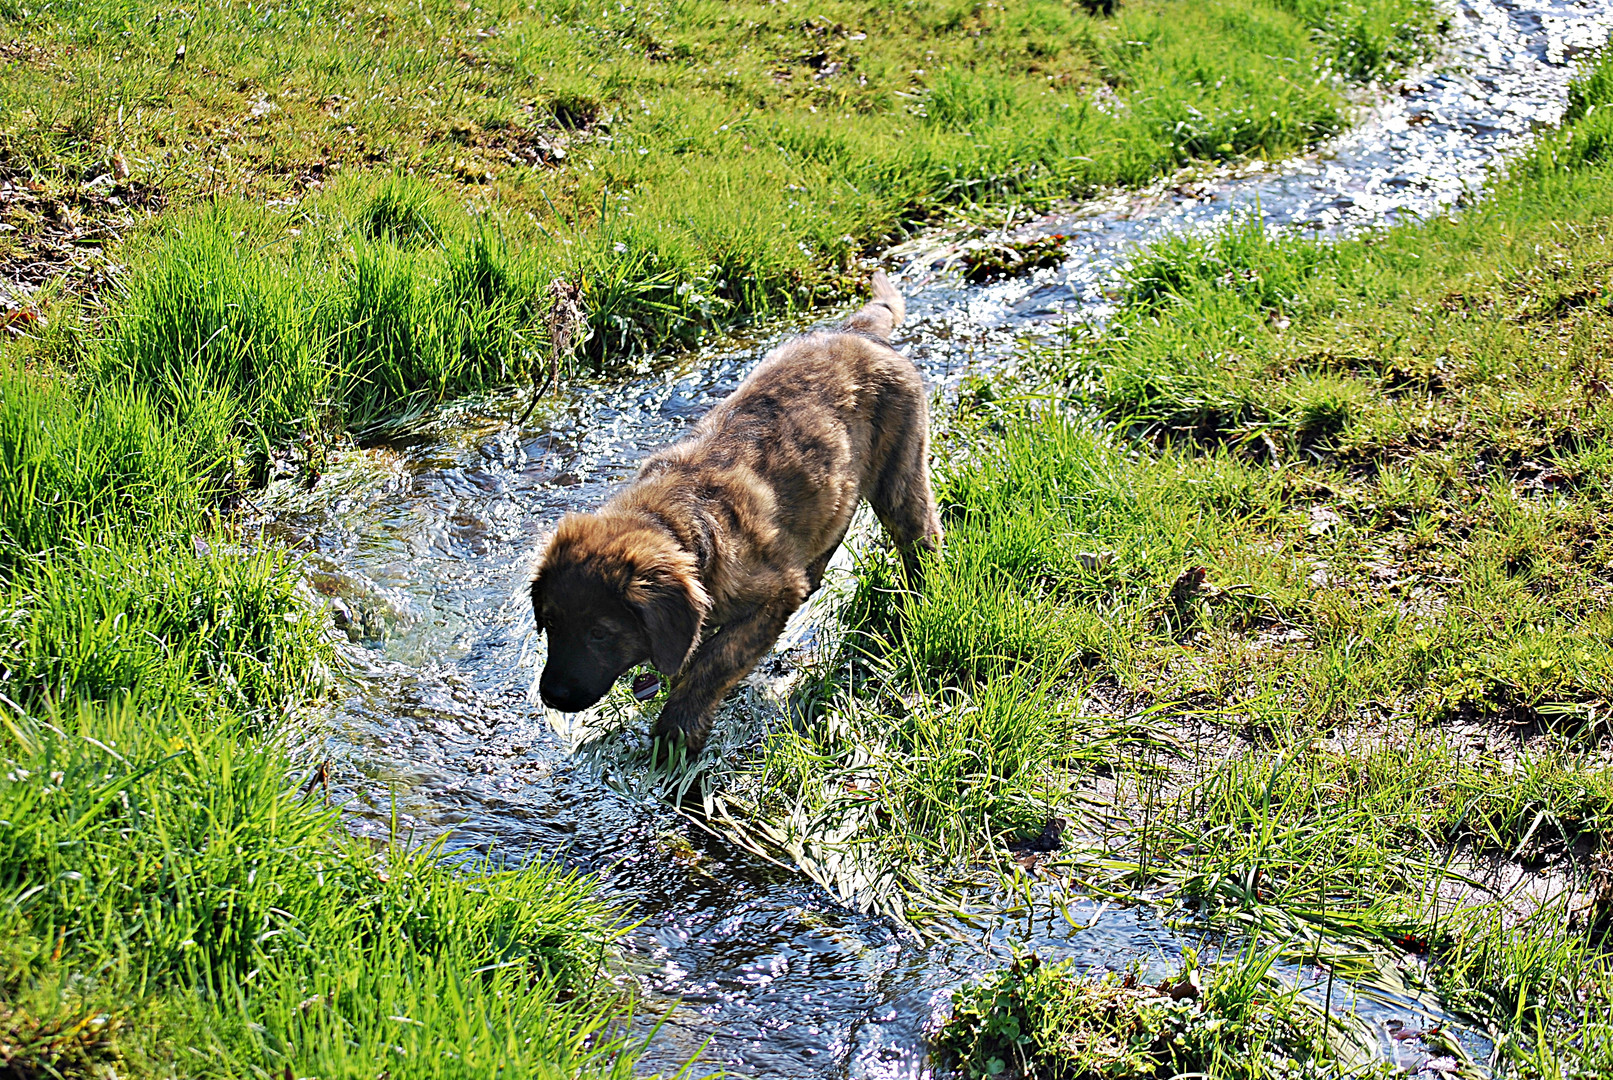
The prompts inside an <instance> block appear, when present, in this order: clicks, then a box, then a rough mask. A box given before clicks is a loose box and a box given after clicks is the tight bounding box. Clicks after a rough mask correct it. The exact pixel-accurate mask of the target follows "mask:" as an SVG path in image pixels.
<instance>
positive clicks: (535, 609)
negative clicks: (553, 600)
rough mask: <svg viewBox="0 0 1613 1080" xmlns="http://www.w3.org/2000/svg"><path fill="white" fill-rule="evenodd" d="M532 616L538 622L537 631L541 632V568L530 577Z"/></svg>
mask: <svg viewBox="0 0 1613 1080" xmlns="http://www.w3.org/2000/svg"><path fill="white" fill-rule="evenodd" d="M532 618H533V620H534V621H536V622H537V624H538V633H540V634H541V633H543V629H544V627H543V572H542V571H541V570H540V571H539V572H538V573H537V574H535V575H534V576H533V578H532Z"/></svg>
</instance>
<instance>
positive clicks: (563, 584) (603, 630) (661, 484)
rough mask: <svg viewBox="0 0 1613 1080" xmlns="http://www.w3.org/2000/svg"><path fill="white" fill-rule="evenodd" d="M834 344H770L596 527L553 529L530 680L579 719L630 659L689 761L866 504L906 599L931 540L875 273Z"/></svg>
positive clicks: (575, 518) (931, 522) (883, 290)
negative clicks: (654, 678)
mask: <svg viewBox="0 0 1613 1080" xmlns="http://www.w3.org/2000/svg"><path fill="white" fill-rule="evenodd" d="M873 292H874V296H873V300H872V301H871V302H870V303H869V304H868V306H866V307H864V308H863V309H862V310H861V311H859V312H857V313H856V314H855V315H853V316H852V317H851V318H849V319H847V320H846V321H845V323H844V324H842V326H841V327H840V328H839V329H837V330H830V331H820V332H817V333H812V334H807V335H805V336H803V337H800V338H797V339H795V340H793V341H790V342H788V343H787V344H785V345H783V346H782V347H780V348H779V349H778V350H777V351H775V352H774V353H772V354H771V355H770V356H768V357H767V358H766V359H765V360H763V361H762V363H761V364H760V365H759V366H758V367H757V368H756V370H755V371H754V372H752V373H751V375H750V377H749V378H747V379H746V380H745V381H744V382H743V383H742V384H741V385H740V387H739V389H738V390H735V391H734V393H733V394H732V395H731V396H730V397H728V399H727V400H725V401H724V402H723V403H722V404H720V405H718V406H717V407H716V408H715V409H713V410H712V411H711V412H710V413H708V414H707V415H706V416H705V417H704V418H703V419H702V420H701V421H700V423H699V424H697V425H696V426H695V428H694V430H693V431H692V432H691V433H690V434H689V436H688V437H686V438H685V439H683V440H682V441H681V442H678V443H676V444H674V445H673V446H671V447H668V448H667V449H665V450H662V451H660V452H659V453H657V454H655V455H654V456H653V457H651V458H650V459H649V460H648V461H646V462H645V463H644V466H643V468H642V469H641V470H640V471H639V474H638V476H637V478H636V479H634V480H633V482H632V483H631V484H630V485H629V486H628V487H627V488H626V489H625V490H623V491H622V492H621V493H620V494H618V495H616V496H615V497H613V498H612V499H611V500H610V501H609V502H607V503H606V504H605V505H604V506H603V507H601V508H600V510H599V511H598V512H597V513H593V514H568V515H567V516H566V517H564V518H562V519H561V521H560V524H559V525H558V526H557V528H556V529H555V534H554V537H553V539H552V540H550V542H549V546H548V548H547V549H546V551H545V552H544V555H543V561H542V563H541V564H540V567H539V569H538V572H537V575H536V577H535V578H534V580H533V582H532V610H533V613H534V615H536V617H537V623H538V627H539V629H540V630H542V631H543V632H545V633H546V634H548V638H549V659H548V663H547V664H546V665H545V666H544V669H543V675H542V677H541V679H540V680H539V683H538V689H539V692H540V693H541V694H542V697H543V700H544V702H545V703H546V704H548V705H549V706H550V707H552V708H555V709H559V710H561V711H563V712H576V711H578V710H580V709H586V708H588V707H589V706H590V705H592V704H594V703H595V702H596V701H598V700H599V699H600V698H602V697H603V696H604V695H605V692H606V691H607V690H609V689H610V686H611V684H612V683H613V682H615V681H616V680H617V679H618V678H620V677H621V676H622V675H623V674H624V673H626V672H627V671H628V670H629V669H631V668H633V667H634V666H636V665H638V664H641V663H644V662H645V661H646V660H647V661H649V662H650V663H652V664H654V665H655V667H656V668H657V669H658V670H659V671H661V672H662V673H663V674H665V675H669V676H674V678H673V680H672V690H671V693H670V694H669V695H668V697H667V702H666V705H665V707H664V708H663V709H662V710H661V716H660V720H659V721H658V722H657V724H656V734H657V735H659V736H681V738H682V739H683V741H684V744H685V746H686V747H687V750H688V752H689V753H690V754H691V755H692V754H695V753H697V752H699V750H700V748H701V747H702V746H704V744H705V740H706V734H707V732H708V731H709V730H710V728H711V721H712V716H713V714H714V713H715V712H716V709H717V705H718V704H719V703H720V702H721V701H722V699H723V696H724V695H725V694H727V693H728V691H729V690H731V689H732V688H733V687H734V685H735V684H736V683H738V682H739V681H740V680H741V679H743V678H744V677H745V676H746V675H747V674H748V673H749V672H750V670H751V668H753V667H754V666H755V665H756V662H757V661H758V660H760V659H761V658H762V657H763V656H765V655H766V654H767V651H768V650H769V649H771V648H772V647H773V643H774V642H775V641H776V640H778V636H779V634H780V633H781V632H782V631H783V630H784V623H785V620H787V619H788V618H789V617H790V614H791V613H792V612H794V611H795V610H796V608H798V607H800V606H801V604H802V602H803V601H805V600H806V598H807V596H808V595H810V594H811V593H812V591H813V590H814V589H816V588H817V587H818V583H819V581H820V580H821V579H822V577H823V571H824V568H825V567H827V566H828V564H829V559H830V557H831V556H832V555H833V554H834V552H835V549H836V548H838V547H839V546H840V542H841V540H843V539H844V538H845V535H846V529H847V527H848V526H849V525H850V524H851V517H852V513H853V512H854V511H855V510H856V509H857V504H858V502H859V501H860V500H862V499H867V500H868V502H869V503H870V504H872V506H873V508H874V512H875V513H876V514H877V515H878V516H879V520H880V523H881V524H882V525H883V526H884V528H885V531H886V533H888V534H889V535H890V538H891V539H892V540H893V541H894V542H895V544H896V546H897V549H898V550H899V551H900V553H901V557H902V562H903V566H904V569H905V572H906V574H907V577H908V583H909V586H910V587H914V588H916V587H918V585H919V583H920V582H919V574H920V572H921V569H922V563H921V562H920V559H919V552H920V551H935V550H937V549H938V547H939V545H940V543H941V523H940V520H939V518H938V517H937V515H936V510H935V496H934V495H933V494H932V492H931V490H930V479H929V473H928V469H927V461H928V456H929V417H928V409H927V407H926V402H925V395H924V388H923V385H922V384H921V382H920V380H919V374H918V371H917V370H916V369H915V368H914V367H913V365H912V364H911V363H910V362H908V361H907V360H906V359H905V358H904V357H902V356H901V355H899V354H898V353H897V352H896V351H895V350H893V349H892V348H891V347H890V344H889V342H888V339H889V337H890V333H891V330H892V329H893V328H894V327H895V326H896V325H897V324H898V323H900V322H901V321H902V318H903V316H904V314H905V313H906V305H905V304H904V303H903V301H902V297H901V294H900V293H898V292H897V291H896V289H895V287H894V286H893V285H892V284H891V282H890V279H889V278H887V277H886V276H885V275H884V274H883V273H878V274H875V275H874V280H873Z"/></svg>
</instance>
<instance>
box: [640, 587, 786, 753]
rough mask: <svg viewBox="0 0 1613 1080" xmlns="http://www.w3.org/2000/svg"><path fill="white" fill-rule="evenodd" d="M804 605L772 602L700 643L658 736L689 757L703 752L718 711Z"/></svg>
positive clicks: (671, 697) (667, 707)
mask: <svg viewBox="0 0 1613 1080" xmlns="http://www.w3.org/2000/svg"><path fill="white" fill-rule="evenodd" d="M799 606H800V601H795V602H793V603H791V602H789V601H787V600H773V601H769V602H768V603H766V604H763V605H762V606H761V607H758V608H756V609H755V610H754V611H752V612H751V613H750V614H748V615H744V616H741V617H740V618H738V619H733V620H731V621H729V622H728V623H727V624H725V625H724V626H723V628H722V629H721V630H720V631H718V632H717V633H716V634H715V635H713V636H712V637H709V638H707V639H706V640H705V641H703V642H701V644H700V647H699V648H698V649H696V650H695V654H694V659H692V660H690V661H689V666H688V667H687V668H685V669H684V672H683V678H681V679H680V680H679V681H678V682H677V683H676V684H675V685H674V686H673V687H672V692H671V693H670V694H669V695H667V702H666V705H665V706H664V707H663V708H662V709H661V717H660V719H659V720H657V721H656V723H655V733H656V735H658V736H667V735H672V734H681V735H682V736H683V742H684V745H685V746H686V747H687V748H688V752H689V754H690V755H691V756H693V755H694V754H697V753H699V752H700V748H701V747H703V746H704V745H705V744H706V735H707V733H708V732H710V731H711V721H712V718H713V716H715V714H716V712H717V706H718V705H719V704H720V703H721V702H722V699H723V698H724V697H725V696H726V695H727V693H728V691H730V690H732V689H733V688H734V685H735V684H736V683H738V682H739V680H741V679H743V678H744V677H745V676H746V675H748V674H750V670H751V668H753V667H755V666H756V662H757V661H758V660H760V659H761V658H762V657H764V656H766V655H767V650H769V649H771V648H772V647H773V643H774V642H775V641H777V640H778V637H779V635H780V634H782V633H783V632H784V624H785V622H787V621H788V620H789V617H790V615H791V614H792V613H793V612H794V611H795V609H796V608H797V607H799Z"/></svg>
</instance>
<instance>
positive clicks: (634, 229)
mask: <svg viewBox="0 0 1613 1080" xmlns="http://www.w3.org/2000/svg"><path fill="white" fill-rule="evenodd" d="M0 20H4V21H5V23H6V25H7V28H8V29H9V30H10V31H11V32H12V35H13V36H14V38H15V45H14V46H12V47H11V48H10V49H9V51H8V52H7V53H6V54H5V57H6V58H5V60H4V66H3V67H0V172H3V173H4V174H5V175H6V176H8V177H11V178H13V179H14V180H15V181H16V182H17V183H18V184H19V185H20V194H19V196H18V197H17V198H16V199H14V200H11V202H10V204H8V207H7V208H6V209H5V211H4V213H5V216H6V224H8V225H10V226H12V230H11V231H9V232H7V233H5V236H4V238H3V239H0V244H4V245H6V247H4V248H0V263H3V264H21V263H33V264H39V263H44V264H56V265H59V266H62V267H64V268H65V267H66V266H67V265H68V264H69V263H71V262H73V261H74V259H76V258H77V257H78V256H81V255H83V254H85V253H86V252H91V253H93V252H94V251H100V252H101V253H102V254H103V255H108V254H110V253H113V252H117V257H118V258H119V259H120V260H122V261H124V262H127V263H129V264H132V265H135V266H137V267H141V268H143V269H142V271H141V272H140V273H139V274H137V275H136V280H135V281H134V282H132V283H131V284H132V287H133V289H134V292H133V293H127V292H121V291H120V296H119V297H118V298H117V299H116V301H115V302H114V303H113V304H112V305H111V313H112V318H111V320H109V321H110V322H111V323H115V324H116V327H117V333H118V335H119V340H120V341H121V344H119V345H117V346H116V347H114V348H113V350H112V351H113V352H114V354H115V355H117V356H118V357H119V358H121V360H122V361H123V363H124V364H125V365H126V366H132V367H136V368H141V369H146V368H150V367H155V368H157V369H158V371H157V373H159V374H160V372H161V371H163V370H168V369H171V368H173V367H174V366H175V364H176V362H178V361H185V362H189V359H190V358H191V357H201V358H203V359H205V360H206V367H207V369H208V371H209V373H210V375H211V376H212V377H213V378H214V379H215V381H216V379H218V378H223V377H226V376H229V377H232V378H234V379H236V380H239V381H240V385H238V386H233V387H232V393H233V394H234V395H235V396H236V397H237V398H238V399H240V402H241V405H242V407H243V408H244V409H247V410H249V411H250V410H252V409H254V408H255V407H256V403H257V402H259V401H260V400H261V401H262V402H264V403H265V404H266V405H267V406H268V412H269V416H270V418H271V419H273V420H274V421H276V422H281V421H284V420H287V419H288V418H289V419H299V418H301V417H303V416H304V415H305V414H306V413H308V412H309V411H310V410H315V411H317V410H318V409H319V408H320V407H321V406H325V407H327V408H333V409H334V411H335V412H336V413H337V415H338V418H339V419H340V418H341V417H342V415H344V414H355V415H357V416H360V417H368V416H372V415H378V414H379V413H381V412H385V411H387V410H389V409H396V408H399V407H405V408H406V407H407V406H406V405H404V406H400V405H399V404H398V403H399V402H400V401H402V402H419V401H422V400H435V399H438V398H441V397H443V396H447V395H452V394H455V393H461V392H464V391H466V390H471V389H475V388H477V387H479V386H481V385H491V384H499V383H504V384H508V383H511V382H517V381H520V380H521V379H523V378H525V377H526V376H527V375H528V374H530V371H531V368H532V366H533V364H534V362H535V360H536V358H537V357H538V356H539V355H540V354H541V352H542V349H541V346H542V343H543V338H544V336H545V335H544V333H543V319H542V318H541V317H540V316H541V315H542V314H543V313H544V312H545V311H546V310H547V306H548V301H547V299H546V294H545V290H546V288H547V284H548V282H549V281H550V280H552V279H554V278H557V277H558V278H564V279H566V280H568V281H570V282H573V283H575V284H576V285H577V286H578V287H579V288H580V289H581V294H582V300H583V308H584V311H585V313H586V317H587V321H588V327H589V329H590V330H591V334H590V335H589V336H588V337H587V339H586V340H585V341H584V342H583V343H582V345H581V348H582V353H583V355H584V356H585V357H586V358H587V359H588V361H589V362H590V363H591V364H592V365H593V366H594V367H596V368H598V367H601V366H606V365H611V366H614V365H617V364H620V363H621V362H622V361H623V360H625V359H627V358H629V357H632V356H635V355H640V354H644V353H648V352H655V351H661V350H665V349H667V348H678V347H683V346H687V345H689V344H692V343H694V342H695V341H697V340H699V339H700V338H701V337H702V336H703V335H705V334H706V333H708V332H710V331H711V330H712V329H714V328H720V327H724V326H729V325H732V324H733V323H734V322H735V321H737V320H742V319H747V318H751V317H755V316H759V315H765V314H769V313H776V312H781V311H790V310H797V309H801V308H804V307H808V306H811V305H813V304H816V303H819V302H823V301H825V300H830V299H834V298H837V297H839V296H840V295H842V294H843V293H844V292H845V291H846V289H847V287H848V286H849V285H851V284H853V283H854V281H855V279H856V278H857V276H858V274H859V271H858V270H857V259H858V258H859V257H860V256H861V255H863V254H865V253H868V252H871V251H874V250H877V249H878V248H879V247H881V246H883V245H885V244H887V243H889V242H890V241H892V240H893V239H895V238H897V237H899V236H901V235H904V234H905V233H907V232H909V231H911V230H913V229H915V228H918V227H921V226H923V225H924V224H926V223H928V222H932V221H935V220H937V219H938V218H940V217H944V216H945V215H948V214H952V213H960V212H961V213H974V214H979V213H982V212H984V211H983V209H982V208H984V207H1001V206H1004V205H1010V204H1025V203H1029V204H1033V205H1038V204H1044V203H1046V202H1047V201H1048V200H1051V199H1057V198H1066V197H1071V196H1081V195H1085V194H1088V193H1090V192H1092V191H1094V190H1096V189H1097V188H1099V187H1103V186H1107V185H1116V184H1119V185H1130V184H1138V183H1143V182H1146V181H1148V180H1150V179H1152V178H1154V177H1156V176H1159V175H1161V174H1162V173H1168V172H1170V171H1172V170H1174V169H1176V168H1178V167H1180V166H1182V165H1184V164H1188V163H1190V162H1215V161H1222V160H1229V159H1242V158H1247V157H1274V156H1280V155H1283V154H1286V153H1289V152H1292V151H1293V150H1295V149H1297V148H1299V147H1302V146H1305V145H1308V144H1310V143H1313V142H1315V141H1316V140H1317V139H1319V138H1322V137H1324V136H1326V135H1329V134H1332V133H1333V132H1335V131H1338V130H1339V129H1340V128H1341V127H1342V125H1343V124H1344V119H1345V115H1346V114H1345V97H1344V94H1345V91H1346V90H1347V89H1348V88H1349V85H1350V83H1351V82H1352V81H1357V82H1358V81H1360V80H1363V79H1369V78H1374V77H1377V76H1380V75H1383V74H1386V73H1388V72H1390V71H1393V70H1395V69H1397V68H1399V67H1401V66H1403V65H1405V64H1408V63H1411V62H1414V61H1416V60H1418V59H1421V58H1424V57H1426V56H1428V55H1429V54H1430V50H1431V49H1432V48H1433V47H1434V46H1435V44H1436V42H1437V38H1438V33H1439V29H1440V27H1441V26H1442V25H1443V16H1441V15H1439V14H1438V13H1437V11H1436V10H1435V7H1434V5H1432V4H1430V3H1428V2H1427V0H1307V2H1304V3H1294V2H1287V0H1284V2H1268V0H1215V2H1213V3H1209V4H1194V5H1186V6H1183V5H1178V4H1173V3H1168V2H1166V0H1142V2H1138V3H1135V4H1131V5H1127V6H1124V7H1122V8H1120V10H1119V11H1118V13H1117V14H1114V15H1113V16H1112V17H1110V16H1102V15H1091V14H1088V13H1086V12H1085V11H1084V10H1082V9H1080V8H1079V7H1075V6H1072V5H1070V4H1067V3H1063V2H1053V0H1015V2H1014V3H1010V4H1006V5H1001V4H976V3H972V2H971V3H962V2H950V0H923V2H915V3H911V4H904V5H899V6H894V7H893V6H891V5H886V4H870V3H852V2H840V3H833V4H829V5H816V6H815V7H814V8H813V10H812V11H811V12H806V11H795V10H793V9H791V8H789V7H788V6H787V5H780V4H772V3H761V2H745V3H715V2H700V0H688V2H669V3H648V4H637V5H618V6H617V7H616V8H614V9H610V10H605V9H599V10H596V9H595V8H593V7H590V6H587V5H578V4H574V3H571V2H569V0H542V2H537V3H532V4H527V5H503V6H500V7H498V8H496V9H483V8H477V7H469V8H462V7H461V6H457V5H451V4H446V3H432V4H429V5H424V6H422V5H414V6H398V5H385V4H383V5H382V6H380V7H379V8H377V7H374V6H369V7H365V8H363V9H359V8H349V7H347V6H344V5H339V4H324V3H315V4H309V5H303V6H301V7H294V8H275V9H267V8H261V7H256V6H253V5H248V4H227V5H223V6H214V7H210V8H207V9H206V10H197V11H189V10H175V11H169V10H167V9H163V10H158V9H157V8H153V7H151V6H149V5H146V4H141V3H129V2H125V0H90V2H77V0H72V2H61V3H56V2H47V3H45V4H43V5H34V4H16V3H10V4H7V5H6V7H5V8H4V10H0ZM181 44H182V45H183V46H184V50H185V51H184V55H183V58H182V59H176V58H175V51H176V49H177V48H178V46H180V45H181ZM125 173H127V175H126V176H125V175H124V174H125ZM102 176H105V177H106V179H105V180H104V181H100V182H99V186H97V185H94V184H92V185H91V186H90V187H85V186H84V185H85V182H87V181H93V180H96V178H98V177H102ZM355 191H356V192H359V193H360V194H358V195H355V194H354V192H355ZM333 192H334V197H333ZM113 199H115V200H117V201H116V202H114V201H111V200H113ZM264 200H269V201H270V202H271V203H272V204H274V205H275V210H274V211H273V212H272V213H268V214H264V213H262V212H261V210H253V209H248V206H251V207H261V206H262V204H263V202H264ZM366 200H367V201H366ZM199 204H207V205H210V206H214V207H215V208H214V209H212V210H200V209H198V205H199ZM158 208H161V209H162V213H161V214H160V215H158V217H157V218H156V224H155V225H154V226H153V225H150V224H147V225H145V226H142V227H140V228H137V229H136V238H135V239H131V240H129V241H128V242H126V243H123V244H120V243H119V241H118V238H119V237H120V236H121V235H122V234H123V232H124V231H125V230H126V229H127V228H129V227H130V226H131V225H137V224H138V223H139V222H140V221H142V220H144V219H145V217H146V216H147V214H148V213H149V212H150V211H152V210H155V209H158ZM136 211H142V212H138V213H137V212H136ZM332 214H336V215H340V216H343V217H344V219H345V220H344V221H343V223H342V224H343V226H344V227H343V228H338V229H331V228H327V227H325V226H324V225H322V224H318V223H312V222H309V221H308V220H306V219H307V218H308V217H309V216H313V217H314V218H323V217H325V216H327V215H332ZM207 221H211V222H212V223H213V224H212V225H204V224H203V222H207ZM209 230H212V231H211V232H210V231H209ZM308 231H312V232H314V233H317V234H319V235H320V237H321V239H320V242H319V244H313V243H310V242H294V241H295V239H296V237H297V236H304V235H305V234H306V233H307V232H308ZM293 234H295V235H293ZM232 241H233V242H232ZM123 249H127V252H126V254H125V252H124V250H123ZM310 249H312V250H310ZM142 290H143V291H142ZM309 302H311V303H309ZM305 303H308V306H312V307H315V308H317V309H318V312H319V318H311V317H310V316H311V312H310V311H308V310H305ZM226 326H227V329H226ZM545 359H546V358H545ZM147 373H150V372H147Z"/></svg>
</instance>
